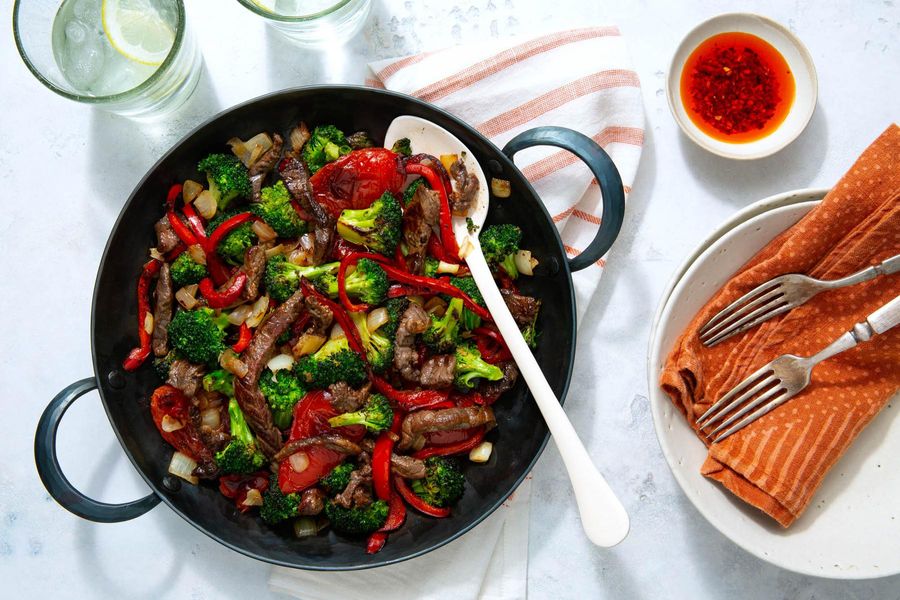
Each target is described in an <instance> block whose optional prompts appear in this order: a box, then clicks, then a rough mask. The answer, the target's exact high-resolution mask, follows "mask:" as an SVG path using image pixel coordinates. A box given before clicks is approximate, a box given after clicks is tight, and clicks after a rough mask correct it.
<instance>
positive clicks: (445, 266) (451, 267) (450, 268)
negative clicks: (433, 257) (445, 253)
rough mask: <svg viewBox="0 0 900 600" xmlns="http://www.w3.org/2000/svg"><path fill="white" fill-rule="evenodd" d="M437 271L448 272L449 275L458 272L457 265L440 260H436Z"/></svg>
mask: <svg viewBox="0 0 900 600" xmlns="http://www.w3.org/2000/svg"><path fill="white" fill-rule="evenodd" d="M437 272H438V273H449V274H451V275H456V274H457V273H459V265H456V264H453V263H447V262H444V261H440V262H438V267H437Z"/></svg>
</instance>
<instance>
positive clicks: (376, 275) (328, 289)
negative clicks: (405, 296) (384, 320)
mask: <svg viewBox="0 0 900 600" xmlns="http://www.w3.org/2000/svg"><path fill="white" fill-rule="evenodd" d="M389 286H390V284H389V283H388V277H387V274H386V273H385V272H384V269H382V268H381V265H379V264H378V263H377V262H375V261H374V260H369V259H368V258H363V259H361V260H360V261H359V262H358V263H357V264H356V270H355V271H353V272H352V273H350V274H349V275H347V276H346V278H345V279H344V289H345V290H346V292H347V295H348V296H350V298H352V299H353V300H358V301H360V302H365V303H366V304H381V303H382V302H384V299H385V298H386V297H387V291H388V287H389ZM316 287H317V288H319V289H320V290H321V291H322V292H324V293H326V294H328V295H329V296H331V297H332V298H337V297H338V282H337V277H322V278H319V279H318V280H317V281H316Z"/></svg>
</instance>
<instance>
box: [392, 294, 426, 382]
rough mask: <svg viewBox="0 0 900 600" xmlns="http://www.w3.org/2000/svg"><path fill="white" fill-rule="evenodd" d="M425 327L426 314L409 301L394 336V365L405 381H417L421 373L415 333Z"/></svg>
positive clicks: (423, 329) (420, 331)
mask: <svg viewBox="0 0 900 600" xmlns="http://www.w3.org/2000/svg"><path fill="white" fill-rule="evenodd" d="M427 328H428V314H427V313H426V312H425V310H424V309H423V308H422V307H421V306H419V305H418V304H416V303H415V302H411V303H410V304H409V306H408V307H407V308H406V310H405V311H404V312H403V315H402V316H401V317H400V323H399V325H398V326H397V337H396V338H394V367H396V369H397V370H398V371H400V375H401V376H402V377H403V378H404V379H406V380H407V381H413V382H415V383H418V382H419V377H420V376H421V373H420V371H419V369H418V367H417V362H418V360H419V354H418V352H417V351H416V346H415V345H416V335H418V334H420V333H422V332H424V331H425V330H426V329H427Z"/></svg>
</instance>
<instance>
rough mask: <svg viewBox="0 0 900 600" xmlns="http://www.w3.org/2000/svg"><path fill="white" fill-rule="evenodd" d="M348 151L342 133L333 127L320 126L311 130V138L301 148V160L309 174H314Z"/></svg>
mask: <svg viewBox="0 0 900 600" xmlns="http://www.w3.org/2000/svg"><path fill="white" fill-rule="evenodd" d="M350 150H351V148H350V145H349V144H348V143H347V138H345V137H344V132H343V131H341V130H340V129H338V128H337V127H335V126H334V125H320V126H318V127H316V128H315V129H313V132H312V136H310V138H309V141H308V142H306V144H304V146H303V160H305V161H306V166H308V167H309V171H310V173H315V172H316V171H318V170H319V169H321V168H322V167H324V166H325V163H329V162H331V161H333V160H337V159H338V158H340V157H341V156H343V155H344V154H348V153H349V152H350Z"/></svg>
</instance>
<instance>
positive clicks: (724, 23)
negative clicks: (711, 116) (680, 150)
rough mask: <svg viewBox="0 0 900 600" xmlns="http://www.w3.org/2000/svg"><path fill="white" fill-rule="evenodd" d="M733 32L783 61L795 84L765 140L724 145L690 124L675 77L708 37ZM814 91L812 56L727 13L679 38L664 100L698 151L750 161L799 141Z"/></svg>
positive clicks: (787, 38)
mask: <svg viewBox="0 0 900 600" xmlns="http://www.w3.org/2000/svg"><path fill="white" fill-rule="evenodd" d="M733 31H738V32H744V33H750V34H752V35H755V36H757V37H759V38H762V39H763V40H765V41H767V42H769V44H771V45H772V46H774V47H775V49H776V50H778V52H779V53H780V54H781V55H782V56H783V57H784V59H785V60H786V61H787V64H788V66H789V67H790V69H791V73H793V74H794V83H795V84H796V91H795V96H794V103H793V105H792V106H791V110H790V112H789V113H788V115H787V117H785V120H784V122H783V123H782V124H781V125H779V126H778V128H777V129H776V130H775V131H773V132H772V133H770V134H769V135H767V136H766V137H764V138H762V139H759V140H756V141H753V142H746V143H729V142H723V141H720V140H717V139H715V138H713V137H711V136H709V135H708V134H706V133H704V132H703V131H701V130H700V128H699V127H697V126H696V125H695V124H694V122H693V121H691V118H690V117H689V116H688V114H687V111H686V110H685V108H684V104H683V103H682V102H681V73H682V71H683V70H684V63H685V62H686V61H687V59H688V57H689V56H690V55H691V53H692V52H693V51H694V49H695V48H697V46H699V45H700V44H701V43H702V42H704V41H705V40H707V39H709V38H710V37H712V36H714V35H718V34H720V33H728V32H733ZM818 85H819V84H818V79H817V77H816V67H815V65H814V64H813V61H812V56H810V54H809V51H808V50H807V49H806V46H804V45H803V42H801V41H800V40H799V39H798V38H797V37H796V36H795V35H794V34H793V33H791V32H790V31H789V30H788V29H786V28H785V27H784V26H782V25H780V24H779V23H776V22H775V21H772V20H771V19H768V18H766V17H763V16H760V15H754V14H750V13H730V14H725V15H719V16H717V17H713V18H712V19H710V20H708V21H704V22H703V23H701V24H700V25H698V26H697V27H695V28H694V29H693V30H691V31H690V33H688V34H687V35H686V36H685V37H684V39H683V40H682V41H681V44H680V45H679V46H678V49H677V50H676V51H675V55H674V56H673V57H672V63H671V64H670V65H669V74H668V77H667V78H666V95H667V96H668V99H669V108H670V109H671V110H672V115H673V116H674V117H675V120H676V121H677V122H678V125H679V126H680V127H681V129H682V131H684V133H685V134H686V135H687V136H688V137H689V138H691V139H692V140H693V141H694V142H696V143H697V144H698V145H700V146H701V147H703V148H705V149H706V150H709V151H710V152H712V153H714V154H718V155H719V156H724V157H726V158H737V159H753V158H762V157H764V156H769V155H770V154H774V153H775V152H778V151H779V150H781V149H782V148H784V147H785V146H787V145H788V144H790V143H791V142H792V141H794V139H796V138H797V136H798V135H800V133H801V132H802V131H803V129H804V128H806V124H807V123H809V119H810V118H811V117H812V114H813V111H814V110H815V108H816V97H817V95H818Z"/></svg>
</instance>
